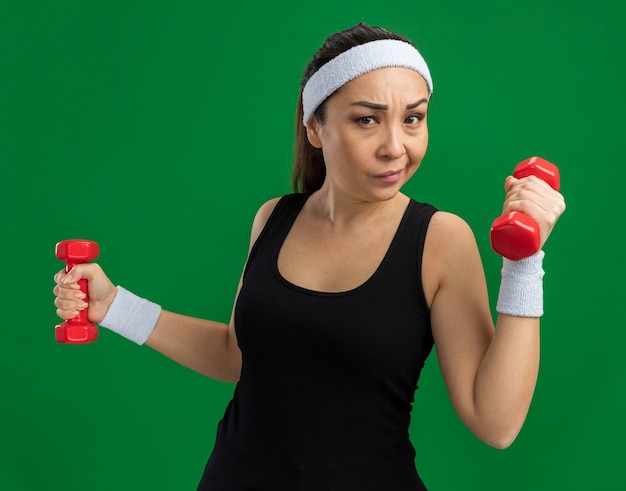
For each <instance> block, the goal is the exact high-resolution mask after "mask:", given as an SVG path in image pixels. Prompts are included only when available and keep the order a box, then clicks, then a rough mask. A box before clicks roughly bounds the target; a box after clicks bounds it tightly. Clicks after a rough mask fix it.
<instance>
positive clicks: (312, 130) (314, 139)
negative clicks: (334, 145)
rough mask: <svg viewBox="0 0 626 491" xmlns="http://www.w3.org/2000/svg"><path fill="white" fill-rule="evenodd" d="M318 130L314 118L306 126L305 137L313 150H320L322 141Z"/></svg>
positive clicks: (317, 124) (318, 127)
mask: <svg viewBox="0 0 626 491" xmlns="http://www.w3.org/2000/svg"><path fill="white" fill-rule="evenodd" d="M319 130H320V125H319V123H318V122H317V119H316V118H315V116H314V117H312V118H311V119H310V120H309V122H308V123H307V124H306V136H307V138H308V140H309V143H310V144H311V145H313V146H314V147H315V148H322V139H321V138H320V133H319Z"/></svg>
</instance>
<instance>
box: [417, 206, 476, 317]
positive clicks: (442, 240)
mask: <svg viewBox="0 0 626 491" xmlns="http://www.w3.org/2000/svg"><path fill="white" fill-rule="evenodd" d="M481 269H482V262H481V260H480V254H479V251H478V246H477V244H476V238H475V237H474V233H473V232H472V229H471V228H470V226H469V225H468V223H467V222H466V221H465V220H463V219H462V218H461V217H459V216H458V215H455V214H453V213H448V212H443V211H438V212H437V213H435V214H434V215H433V217H432V218H431V220H430V224H429V226H428V232H427V234H426V241H425V244H424V254H423V261H422V280H423V283H424V293H425V294H426V297H427V301H428V303H429V305H431V304H432V301H433V300H434V298H435V296H436V295H437V294H438V292H439V291H440V290H441V288H442V287H443V286H445V285H446V284H448V285H449V284H450V281H451V280H454V281H455V282H456V281H458V280H459V279H460V278H463V277H467V275H468V274H472V273H471V272H474V271H476V272H477V271H480V270H481Z"/></svg>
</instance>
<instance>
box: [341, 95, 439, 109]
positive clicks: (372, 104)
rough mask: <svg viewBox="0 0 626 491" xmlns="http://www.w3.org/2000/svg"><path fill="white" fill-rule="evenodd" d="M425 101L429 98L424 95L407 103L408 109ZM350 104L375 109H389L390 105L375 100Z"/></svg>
mask: <svg viewBox="0 0 626 491" xmlns="http://www.w3.org/2000/svg"><path fill="white" fill-rule="evenodd" d="M425 102H428V99H427V98H425V97H424V98H423V99H420V100H419V101H417V102H414V103H413V104H407V106H406V109H415V108H416V107H417V106H419V105H421V104H424V103H425ZM350 105H351V106H362V107H367V108H368V109H373V110H375V111H386V110H387V109H389V106H387V105H386V104H376V103H375V102H368V101H356V102H353V103H352V104H350Z"/></svg>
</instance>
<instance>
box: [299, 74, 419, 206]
mask: <svg viewBox="0 0 626 491" xmlns="http://www.w3.org/2000/svg"><path fill="white" fill-rule="evenodd" d="M427 108H428V87H427V85H426V82H425V80H424V79H423V78H422V76H421V75H420V74H419V73H417V72H415V71H413V70H410V69H407V68H395V67H394V68H381V69H379V70H374V71H373V72H369V73H367V74H365V75H362V76H360V77H358V78H356V79H354V80H352V81H350V82H348V83H347V84H346V85H344V86H343V87H342V88H341V89H339V91H337V92H336V93H335V94H334V95H333V96H331V97H330V98H329V99H328V100H327V101H326V121H325V123H324V124H322V125H320V124H319V123H318V122H317V121H316V119H315V118H311V121H310V122H309V124H308V125H307V134H308V137H309V141H310V142H311V144H312V145H313V146H315V147H317V148H321V149H322V152H323V154H324V160H325V162H326V180H325V182H324V186H323V187H329V189H330V190H333V191H339V192H341V193H345V194H347V195H349V196H352V197H353V198H355V199H357V200H359V201H361V200H365V201H380V200H386V199H390V198H392V197H393V196H395V195H396V193H397V192H398V191H399V190H400V188H401V187H402V185H403V184H404V183H406V182H407V181H408V180H409V178H410V177H411V176H412V175H413V173H414V172H415V171H416V170H417V168H418V167H419V165H420V163H421V161H422V158H423V157H424V154H425V153H426V147H427V146H428V128H427V125H426V110H427Z"/></svg>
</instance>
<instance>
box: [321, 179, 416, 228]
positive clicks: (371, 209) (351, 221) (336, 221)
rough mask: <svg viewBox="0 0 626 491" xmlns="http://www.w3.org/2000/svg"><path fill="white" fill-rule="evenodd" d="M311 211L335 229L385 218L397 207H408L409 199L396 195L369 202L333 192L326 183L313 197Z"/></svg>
mask: <svg viewBox="0 0 626 491" xmlns="http://www.w3.org/2000/svg"><path fill="white" fill-rule="evenodd" d="M310 201H311V205H312V209H311V211H312V212H313V213H314V214H315V215H316V216H317V218H319V219H321V220H323V221H325V222H327V223H329V224H330V225H331V226H333V227H349V226H353V225H358V224H362V223H365V222H369V221H370V220H376V219H379V218H381V217H384V216H385V215H386V213H387V212H390V211H392V210H395V209H396V207H398V206H400V207H406V205H407V202H408V198H407V197H406V196H405V195H404V194H402V193H396V194H395V195H394V196H393V197H391V198H389V199H385V200H378V201H368V200H364V199H359V198H357V197H353V196H347V195H344V194H341V193H337V192H333V190H332V189H330V186H327V185H326V183H325V185H324V186H322V188H321V189H320V190H319V191H317V192H315V193H314V194H313V195H312V196H311V199H310Z"/></svg>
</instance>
